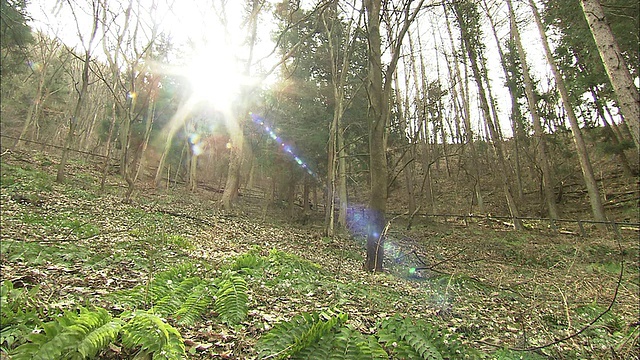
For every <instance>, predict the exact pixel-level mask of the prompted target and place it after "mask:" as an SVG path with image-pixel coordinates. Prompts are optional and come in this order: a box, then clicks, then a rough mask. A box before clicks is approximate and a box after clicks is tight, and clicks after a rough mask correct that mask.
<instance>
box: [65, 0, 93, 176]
mask: <svg viewBox="0 0 640 360" xmlns="http://www.w3.org/2000/svg"><path fill="white" fill-rule="evenodd" d="M67 3H68V5H69V7H70V8H71V10H72V13H73V17H74V20H75V25H76V32H77V34H78V36H79V37H80V39H81V40H82V47H83V50H84V54H83V57H82V61H83V63H82V74H81V80H80V88H79V89H77V88H76V92H77V93H78V94H77V95H78V98H77V100H76V104H75V108H74V110H73V114H72V115H71V118H70V119H69V129H68V131H67V136H66V138H65V141H64V148H63V150H62V155H61V157H60V163H59V164H58V171H57V174H56V182H59V183H61V182H64V180H65V167H66V166H67V160H68V158H69V151H70V150H71V146H72V144H73V141H74V138H75V135H76V128H77V127H78V121H79V117H80V113H81V111H82V109H83V107H84V105H85V101H86V97H87V92H88V91H89V69H90V64H91V56H92V54H93V50H94V49H93V43H94V40H95V38H96V34H97V33H98V22H99V20H100V6H99V4H98V1H96V0H94V1H92V2H91V12H90V13H91V19H92V22H91V32H90V35H89V38H88V39H85V38H84V37H83V31H82V29H81V26H80V22H79V20H78V17H77V15H76V12H75V10H74V5H73V4H71V2H70V1H67Z"/></svg>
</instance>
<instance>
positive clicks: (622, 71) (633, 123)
mask: <svg viewBox="0 0 640 360" xmlns="http://www.w3.org/2000/svg"><path fill="white" fill-rule="evenodd" d="M580 4H581V5H582V11H583V12H584V16H585V18H586V19H587V22H588V23H589V27H590V28H591V34H592V35H593V38H594V40H595V42H596V45H597V46H598V52H599V53H600V57H601V58H602V62H603V63H604V68H605V69H606V71H607V75H608V76H609V81H611V85H612V86H613V90H614V92H615V94H616V97H617V98H618V106H619V107H620V110H621V111H622V114H623V115H624V118H625V121H626V122H627V124H628V125H629V128H630V129H631V136H632V137H633V141H634V142H635V144H636V147H637V148H638V149H640V126H639V125H638V122H640V95H638V88H637V87H636V86H635V84H634V83H633V78H632V77H631V73H630V72H629V67H627V63H626V61H625V58H624V57H623V56H622V51H620V47H619V46H618V42H617V41H616V38H615V37H614V36H613V32H612V31H611V28H610V27H609V24H608V22H607V18H606V16H605V14H604V11H603V10H602V6H601V5H600V1H599V0H581V1H580Z"/></svg>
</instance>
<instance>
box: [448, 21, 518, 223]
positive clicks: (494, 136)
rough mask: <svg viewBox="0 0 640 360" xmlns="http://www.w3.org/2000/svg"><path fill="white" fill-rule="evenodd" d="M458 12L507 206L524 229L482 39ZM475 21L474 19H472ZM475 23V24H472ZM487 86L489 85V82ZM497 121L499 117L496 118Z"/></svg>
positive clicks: (513, 217)
mask: <svg viewBox="0 0 640 360" xmlns="http://www.w3.org/2000/svg"><path fill="white" fill-rule="evenodd" d="M456 14H457V16H458V22H459V24H460V31H461V37H462V39H463V44H464V48H465V50H466V51H467V53H468V55H469V62H470V63H471V71H472V72H473V76H474V78H475V80H476V85H477V86H478V93H479V100H480V108H481V109H482V113H483V115H484V118H485V125H486V126H487V127H488V130H489V131H488V136H489V138H490V140H491V145H492V147H493V150H494V152H495V154H496V157H497V160H498V166H499V169H500V171H501V172H502V174H501V176H500V180H501V182H502V187H503V191H504V195H505V198H506V201H507V206H508V208H509V212H510V213H511V217H512V219H513V225H514V227H515V229H516V230H521V229H522V220H520V213H519V211H518V206H517V205H516V203H515V200H514V198H513V195H512V191H511V185H510V184H509V169H508V167H507V163H506V160H505V158H504V153H503V149H502V141H501V138H500V135H499V133H498V131H497V130H496V127H497V125H496V123H495V122H494V119H493V118H492V116H491V111H490V109H489V103H488V98H487V93H486V90H485V88H484V85H483V80H484V79H483V76H482V73H481V72H480V66H479V64H478V62H482V61H484V60H483V57H482V55H481V54H479V53H478V49H477V46H476V44H475V43H472V39H473V40H474V41H480V39H476V35H478V34H474V33H475V31H471V30H470V29H469V27H468V26H467V25H468V24H467V23H466V21H468V20H465V19H464V17H465V16H466V15H467V13H465V12H462V11H461V10H456ZM472 21H473V20H472ZM470 25H472V26H473V25H474V24H470ZM487 86H489V85H488V84H487ZM495 120H496V122H497V120H498V119H495Z"/></svg>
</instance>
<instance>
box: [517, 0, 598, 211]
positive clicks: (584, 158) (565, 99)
mask: <svg viewBox="0 0 640 360" xmlns="http://www.w3.org/2000/svg"><path fill="white" fill-rule="evenodd" d="M529 5H530V6H531V9H532V11H533V17H534V19H535V21H536V25H537V26H538V32H539V33H540V38H541V39H542V46H543V47H544V52H545V55H546V57H547V62H548V63H549V66H550V68H551V72H552V73H553V78H554V79H555V82H556V87H557V88H558V91H559V92H560V97H561V98H562V104H563V105H564V109H565V111H566V112H567V117H568V118H569V124H570V125H571V133H572V135H573V141H574V144H575V146H576V150H577V152H578V159H579V160H580V168H581V170H582V175H583V177H584V181H585V184H586V186H587V192H588V194H589V203H590V204H591V210H592V212H593V216H594V218H595V220H596V221H603V222H604V221H606V220H607V218H606V216H605V213H604V206H603V205H602V199H601V198H600V191H599V190H598V184H597V183H596V178H595V176H594V175H593V167H592V166H591V160H590V159H589V154H588V153H587V146H586V144H585V142H584V139H583V137H582V132H581V130H580V126H579V125H578V118H577V117H576V114H575V111H574V110H573V106H572V104H571V100H570V98H569V92H568V91H567V88H566V86H565V83H564V80H563V78H562V74H561V73H560V71H559V70H558V66H557V65H556V62H555V59H554V58H553V54H552V53H551V48H550V46H549V40H548V38H547V34H546V33H545V29H544V25H543V24H542V20H541V19H540V13H539V12H538V8H537V6H536V4H535V3H534V1H533V0H529Z"/></svg>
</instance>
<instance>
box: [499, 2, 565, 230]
mask: <svg viewBox="0 0 640 360" xmlns="http://www.w3.org/2000/svg"><path fill="white" fill-rule="evenodd" d="M507 6H508V7H509V16H510V18H511V33H512V35H513V39H514V42H515V45H516V48H517V50H518V56H519V57H520V62H521V63H522V75H523V77H524V79H523V80H524V86H525V94H526V96H527V104H528V105H529V113H530V114H531V119H532V121H533V130H534V136H535V137H536V140H537V141H536V143H537V155H538V164H539V165H540V168H541V169H542V191H543V192H544V199H545V202H546V204H547V211H549V217H550V218H551V219H558V218H559V216H558V208H557V206H556V197H555V194H554V191H553V189H554V186H553V174H552V172H551V167H550V166H549V157H548V156H547V143H546V140H545V138H544V131H543V130H542V122H541V121H540V115H539V114H538V110H537V101H536V96H535V92H534V88H533V81H532V80H531V76H530V75H529V66H528V64H527V57H526V54H525V52H524V48H523V46H522V40H521V39H520V31H519V30H518V25H517V24H516V16H515V12H514V11H513V7H512V4H511V0H507Z"/></svg>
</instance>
